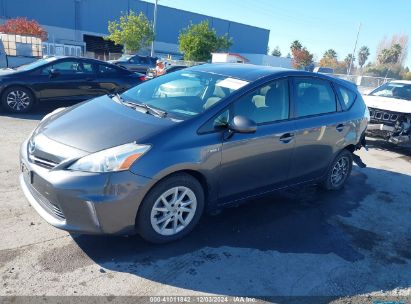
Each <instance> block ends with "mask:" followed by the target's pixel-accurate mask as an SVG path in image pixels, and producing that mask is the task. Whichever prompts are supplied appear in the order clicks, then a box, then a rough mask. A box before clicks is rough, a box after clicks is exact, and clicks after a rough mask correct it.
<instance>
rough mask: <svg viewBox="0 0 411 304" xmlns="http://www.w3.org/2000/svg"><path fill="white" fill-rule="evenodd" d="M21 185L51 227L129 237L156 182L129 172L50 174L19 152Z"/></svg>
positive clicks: (25, 143) (23, 149)
mask: <svg viewBox="0 0 411 304" xmlns="http://www.w3.org/2000/svg"><path fill="white" fill-rule="evenodd" d="M20 168H21V174H20V185H21V188H22V190H23V192H24V194H25V196H26V197H27V199H28V201H29V202H30V204H31V205H32V206H33V208H34V209H35V210H36V211H37V212H38V213H39V214H40V216H41V217H43V219H45V220H46V221H47V222H48V223H50V224H51V225H53V226H55V227H57V228H60V229H63V230H67V231H70V232H76V233H87V234H128V233H133V232H134V229H135V219H136V215H137V210H138V207H139V205H140V203H141V201H142V199H143V198H144V196H145V194H146V193H147V191H148V190H149V189H150V188H151V186H152V183H153V180H152V179H149V178H146V177H142V176H139V175H136V174H133V173H132V172H130V171H122V172H115V173H86V172H74V171H67V170H55V171H53V170H49V169H46V168H43V167H40V166H38V165H36V164H34V163H32V162H30V161H29V160H28V157H27V141H25V142H24V143H23V145H22V146H21V150H20Z"/></svg>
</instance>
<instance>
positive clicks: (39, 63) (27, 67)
mask: <svg viewBox="0 0 411 304" xmlns="http://www.w3.org/2000/svg"><path fill="white" fill-rule="evenodd" d="M56 59H57V58H56V57H50V58H43V59H39V60H36V61H33V62H32V63H28V64H24V65H21V66H19V67H17V68H16V70H18V71H28V70H32V69H35V68H38V67H39V66H42V65H44V64H46V63H49V62H52V61H54V60H56Z"/></svg>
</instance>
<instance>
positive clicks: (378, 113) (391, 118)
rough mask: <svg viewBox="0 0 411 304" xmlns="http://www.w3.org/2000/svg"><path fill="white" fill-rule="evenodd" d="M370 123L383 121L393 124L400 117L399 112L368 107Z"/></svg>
mask: <svg viewBox="0 0 411 304" xmlns="http://www.w3.org/2000/svg"><path fill="white" fill-rule="evenodd" d="M369 110H370V117H371V123H383V124H386V125H391V126H393V125H395V123H396V122H397V120H398V119H399V118H400V113H396V112H391V111H385V110H379V109H375V108H369Z"/></svg>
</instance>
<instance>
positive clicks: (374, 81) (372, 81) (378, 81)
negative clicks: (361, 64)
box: [327, 74, 393, 92]
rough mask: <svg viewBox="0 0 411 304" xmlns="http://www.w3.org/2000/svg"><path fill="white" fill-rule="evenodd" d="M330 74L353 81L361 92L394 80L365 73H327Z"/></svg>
mask: <svg viewBox="0 0 411 304" xmlns="http://www.w3.org/2000/svg"><path fill="white" fill-rule="evenodd" d="M327 75H330V76H334V77H338V78H341V79H345V80H348V81H350V82H352V83H355V84H356V85H357V86H358V89H359V90H360V92H367V91H371V90H373V89H375V88H377V87H379V86H380V85H383V84H384V83H386V82H389V81H391V80H393V78H385V77H374V76H365V75H362V76H361V75H346V74H327Z"/></svg>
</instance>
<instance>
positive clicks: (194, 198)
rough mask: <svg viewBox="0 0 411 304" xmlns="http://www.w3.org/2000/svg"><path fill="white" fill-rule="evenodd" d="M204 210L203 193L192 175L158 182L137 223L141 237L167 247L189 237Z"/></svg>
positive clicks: (140, 211)
mask: <svg viewBox="0 0 411 304" xmlns="http://www.w3.org/2000/svg"><path fill="white" fill-rule="evenodd" d="M203 210H204V191H203V188H202V186H201V184H200V183H199V182H198V181H197V180H196V179H195V178H194V177H192V176H191V175H188V174H182V173H179V174H175V175H172V176H170V177H167V178H166V179H164V180H163V181H160V182H159V183H158V184H157V185H155V186H154V188H153V189H151V190H150V192H149V193H148V194H147V196H146V198H145V199H144V200H143V202H142V205H141V207H140V210H139V212H138V215H137V219H136V221H137V222H136V226H137V228H138V231H139V233H140V235H141V236H142V237H143V238H144V239H145V240H147V241H149V242H152V243H167V242H171V241H175V240H178V239H180V238H182V237H184V236H185V235H187V234H188V233H190V232H191V231H192V230H193V228H194V227H195V225H196V224H197V223H198V221H199V220H200V217H201V214H202V213H203Z"/></svg>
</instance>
